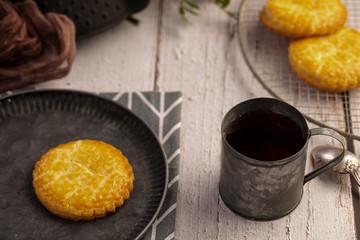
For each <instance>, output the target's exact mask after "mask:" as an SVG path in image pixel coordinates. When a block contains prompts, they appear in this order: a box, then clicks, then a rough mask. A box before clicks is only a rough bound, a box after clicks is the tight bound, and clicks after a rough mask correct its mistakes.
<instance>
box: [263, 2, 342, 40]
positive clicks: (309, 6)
mask: <svg viewBox="0 0 360 240" xmlns="http://www.w3.org/2000/svg"><path fill="white" fill-rule="evenodd" d="M260 20H261V22H262V23H263V24H264V25H265V26H266V27H267V28H269V29H270V30H272V31H274V32H276V33H278V34H282V35H285V36H287V37H294V38H299V37H309V36H315V35H326V34H331V33H334V32H336V31H337V30H338V29H339V28H341V27H343V26H344V24H345V22H346V21H347V10H346V7H345V6H344V5H343V4H342V3H341V2H340V1H339V0H268V1H267V2H266V4H265V6H264V8H263V10H262V11H261V13H260Z"/></svg>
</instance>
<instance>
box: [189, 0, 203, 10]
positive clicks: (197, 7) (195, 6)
mask: <svg viewBox="0 0 360 240" xmlns="http://www.w3.org/2000/svg"><path fill="white" fill-rule="evenodd" d="M185 2H186V3H187V5H189V6H190V7H192V8H196V9H200V7H199V5H197V4H196V3H194V2H192V1H189V0H185Z"/></svg>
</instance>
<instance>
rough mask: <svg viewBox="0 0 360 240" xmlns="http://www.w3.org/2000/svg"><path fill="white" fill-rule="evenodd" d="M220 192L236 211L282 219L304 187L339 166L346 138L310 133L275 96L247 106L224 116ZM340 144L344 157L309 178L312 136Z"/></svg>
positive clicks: (259, 217)
mask: <svg viewBox="0 0 360 240" xmlns="http://www.w3.org/2000/svg"><path fill="white" fill-rule="evenodd" d="M221 134H222V135H221V136H222V138H221V145H222V147H221V172H220V183H219V191H220V195H221V198H222V200H223V202H224V203H225V204H226V205H227V206H228V207H229V208H230V209H231V210H232V211H233V212H235V213H237V214H239V215H241V216H243V217H246V218H250V219H253V220H274V219H278V218H281V217H283V216H285V215H287V214H288V213H290V212H291V211H292V210H294V209H295V208H296V206H297V205H298V204H299V203H300V201H301V198H302V194H303V185H304V184H305V183H307V182H308V181H310V180H311V179H313V178H315V177H316V176H318V175H320V174H321V173H323V172H325V171H326V170H328V169H330V168H332V167H333V166H335V165H336V164H338V163H339V162H340V161H341V160H342V158H343V156H344V152H345V147H344V138H343V137H342V136H341V135H340V134H339V133H337V132H336V131H334V130H332V129H328V128H314V129H309V128H308V125H307V123H306V120H305V118H304V116H303V115H302V114H301V113H300V112H299V111H298V110H297V109H296V108H294V107H293V106H291V105H289V104H287V103H285V102H283V101H280V100H277V99H273V98H255V99H250V100H247V101H245V102H242V103H240V104H238V105H236V106H234V107H233V108H232V109H230V110H229V112H228V113H227V114H226V115H225V117H224V119H223V121H222V125H221ZM314 135H327V136H330V137H333V138H335V139H336V140H338V141H339V142H340V143H341V145H342V147H343V151H342V153H341V154H340V155H339V156H338V157H336V158H335V159H334V160H333V161H331V162H330V163H328V164H327V165H324V166H322V167H320V168H318V169H315V170H314V171H312V172H310V173H308V174H306V175H305V166H306V159H307V149H308V143H309V139H310V137H312V136H314Z"/></svg>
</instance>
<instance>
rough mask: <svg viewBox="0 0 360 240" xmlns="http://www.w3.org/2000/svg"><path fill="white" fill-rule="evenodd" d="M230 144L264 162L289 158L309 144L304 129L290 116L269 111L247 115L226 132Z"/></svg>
mask: <svg viewBox="0 0 360 240" xmlns="http://www.w3.org/2000/svg"><path fill="white" fill-rule="evenodd" d="M225 133H226V136H225V138H226V141H227V142H228V143H229V144H230V146H232V147H233V148H234V149H235V150H236V151H238V152H239V153H241V154H243V155H245V156H247V157H249V158H253V159H257V160H261V161H275V160H280V159H284V158H288V157H290V156H292V155H293V154H295V153H297V152H298V151H300V149H301V148H302V147H303V146H304V144H305V142H306V136H304V134H303V132H302V130H301V128H300V127H299V125H298V124H296V123H295V122H294V121H293V120H292V119H290V118H289V117H287V116H285V115H283V114H280V113H276V112H272V111H267V110H257V111H253V112H248V113H245V114H244V115H243V116H241V118H238V119H236V120H235V121H233V122H232V123H230V125H229V127H227V129H225Z"/></svg>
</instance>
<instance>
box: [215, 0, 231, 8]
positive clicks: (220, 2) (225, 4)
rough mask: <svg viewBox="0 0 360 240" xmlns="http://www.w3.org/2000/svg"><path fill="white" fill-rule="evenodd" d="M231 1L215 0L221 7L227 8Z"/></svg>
mask: <svg viewBox="0 0 360 240" xmlns="http://www.w3.org/2000/svg"><path fill="white" fill-rule="evenodd" d="M229 3H230V0H215V4H217V5H219V6H220V7H221V8H226V7H227V6H228V5H229Z"/></svg>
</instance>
